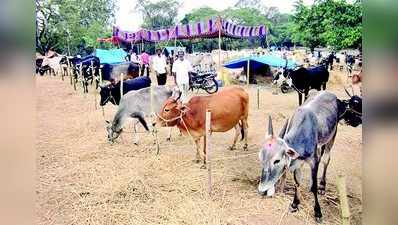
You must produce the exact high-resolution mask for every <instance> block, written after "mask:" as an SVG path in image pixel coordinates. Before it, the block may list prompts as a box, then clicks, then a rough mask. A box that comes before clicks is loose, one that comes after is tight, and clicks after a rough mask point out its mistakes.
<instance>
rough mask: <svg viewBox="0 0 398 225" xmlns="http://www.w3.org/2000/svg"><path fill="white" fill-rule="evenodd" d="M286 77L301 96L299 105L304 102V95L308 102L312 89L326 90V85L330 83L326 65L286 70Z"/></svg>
mask: <svg viewBox="0 0 398 225" xmlns="http://www.w3.org/2000/svg"><path fill="white" fill-rule="evenodd" d="M284 76H285V77H286V76H288V77H290V78H291V79H292V86H293V88H294V89H295V90H296V91H297V93H298V96H299V105H301V103H302V101H303V97H302V94H304V100H306V99H307V97H308V92H309V91H310V89H317V90H318V91H320V90H321V87H322V89H323V90H325V89H326V83H327V82H328V81H329V71H328V70H327V67H326V65H325V64H323V65H320V66H316V67H310V68H304V67H300V68H298V69H295V70H291V69H286V70H285V74H284Z"/></svg>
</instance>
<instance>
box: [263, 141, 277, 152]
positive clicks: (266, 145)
mask: <svg viewBox="0 0 398 225" xmlns="http://www.w3.org/2000/svg"><path fill="white" fill-rule="evenodd" d="M275 142H276V139H275V138H272V139H271V140H268V141H267V142H266V143H265V146H264V147H265V149H266V150H272V146H273V145H274V144H275Z"/></svg>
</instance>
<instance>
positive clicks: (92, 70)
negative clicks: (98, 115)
mask: <svg viewBox="0 0 398 225" xmlns="http://www.w3.org/2000/svg"><path fill="white" fill-rule="evenodd" d="M94 73H95V70H94V62H93V61H91V75H92V77H93V78H92V79H93V80H94V78H95V76H94ZM94 82H96V81H95V80H94ZM95 86H96V85H94V87H93V88H94V107H95V110H97V89H96V88H95Z"/></svg>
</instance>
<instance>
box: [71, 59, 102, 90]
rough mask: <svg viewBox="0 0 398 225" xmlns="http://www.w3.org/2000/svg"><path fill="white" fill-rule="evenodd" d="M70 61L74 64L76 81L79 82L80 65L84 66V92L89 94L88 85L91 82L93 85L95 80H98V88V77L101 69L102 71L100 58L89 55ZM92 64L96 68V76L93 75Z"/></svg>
mask: <svg viewBox="0 0 398 225" xmlns="http://www.w3.org/2000/svg"><path fill="white" fill-rule="evenodd" d="M69 61H70V62H71V64H72V68H73V75H74V78H75V80H77V79H78V77H79V74H80V65H82V78H83V80H82V83H83V87H84V89H83V91H84V92H86V93H87V92H88V88H87V86H88V83H89V82H90V83H91V84H92V83H93V81H94V80H96V82H95V84H96V88H97V87H98V80H97V79H96V77H98V76H99V69H100V60H99V58H98V57H96V56H93V55H89V56H86V57H84V58H80V57H77V56H75V57H73V58H71V59H69ZM91 64H93V66H94V74H93V73H92V69H91Z"/></svg>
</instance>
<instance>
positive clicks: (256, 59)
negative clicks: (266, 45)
mask: <svg viewBox="0 0 398 225" xmlns="http://www.w3.org/2000/svg"><path fill="white" fill-rule="evenodd" d="M248 60H250V68H254V69H256V68H258V67H260V66H262V65H264V64H267V65H269V66H273V67H285V66H287V68H288V69H292V68H294V67H295V66H296V63H295V62H294V61H292V60H288V61H287V65H286V60H285V59H283V58H281V57H278V56H273V55H263V56H249V57H243V58H240V59H236V60H232V61H230V62H227V63H225V64H224V67H226V68H229V69H237V68H242V67H247V61H248Z"/></svg>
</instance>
